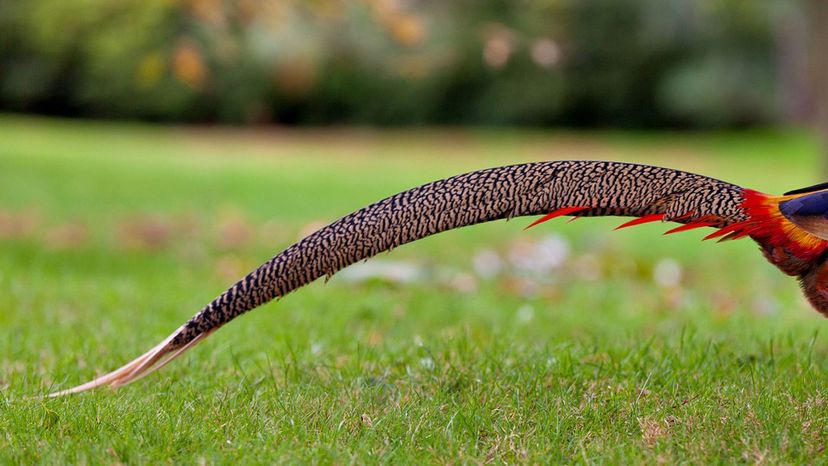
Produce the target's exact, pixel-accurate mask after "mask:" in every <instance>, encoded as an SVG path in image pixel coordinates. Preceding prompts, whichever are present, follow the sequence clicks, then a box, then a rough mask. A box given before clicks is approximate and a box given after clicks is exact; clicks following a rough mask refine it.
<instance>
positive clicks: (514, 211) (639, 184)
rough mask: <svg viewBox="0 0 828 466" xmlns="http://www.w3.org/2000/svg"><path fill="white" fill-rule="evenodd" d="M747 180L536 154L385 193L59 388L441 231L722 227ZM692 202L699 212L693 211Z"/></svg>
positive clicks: (180, 343) (173, 351) (153, 355)
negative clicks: (590, 220) (586, 220)
mask: <svg viewBox="0 0 828 466" xmlns="http://www.w3.org/2000/svg"><path fill="white" fill-rule="evenodd" d="M742 202H743V189H742V188H739V187H738V186H735V185H732V184H729V183H725V182H722V181H718V180H715V179H712V178H708V177H705V176H700V175H695V174H692V173H687V172H682V171H677V170H671V169H667V168H658V167H650V166H646V165H635V164H626V163H619V162H595V161H558V162H536V163H527V164H520V165H511V166H506V167H498V168H491V169H487V170H480V171H476V172H471V173H467V174H464V175H458V176H455V177H452V178H447V179H444V180H439V181H435V182H433V183H429V184H425V185H422V186H419V187H416V188H413V189H410V190H408V191H404V192H402V193H400V194H397V195H395V196H391V197H389V198H386V199H384V200H381V201H379V202H377V203H375V204H372V205H370V206H368V207H365V208H363V209H360V210H358V211H356V212H354V213H352V214H350V215H347V216H345V217H343V218H341V219H339V220H337V221H336V222H333V223H331V224H330V225H328V226H326V227H324V228H322V229H321V230H319V231H317V232H316V233H313V234H311V235H310V236H308V237H306V238H304V239H303V240H301V241H299V242H298V243H296V244H294V245H293V246H290V247H289V248H287V249H286V250H285V251H283V252H281V253H280V254H278V255H276V256H275V257H273V258H272V259H270V260H269V261H267V262H266V263H265V264H263V265H262V266H261V267H259V268H258V269H256V270H255V271H253V272H251V273H250V274H248V275H247V276H246V277H244V278H243V279H241V280H240V281H239V282H238V283H236V284H235V285H233V286H232V287H230V288H229V289H228V290H227V291H225V292H224V293H222V294H221V296H219V297H218V298H216V299H215V300H213V302H211V303H210V304H209V305H208V306H206V307H205V308H204V309H203V310H201V312H199V313H198V314H196V315H195V316H194V317H193V318H192V319H190V320H189V321H188V322H187V323H186V324H184V325H183V326H181V327H180V328H179V329H178V330H177V331H176V332H174V333H173V334H172V335H170V336H169V337H168V338H167V339H166V340H164V341H162V342H161V343H159V344H158V345H156V346H155V347H153V348H152V349H151V350H149V351H148V352H146V353H145V354H143V355H142V356H140V357H138V358H137V359H135V360H134V361H132V362H130V363H129V364H127V365H125V366H123V367H121V368H120V369H118V370H116V371H113V372H110V373H108V374H106V375H103V376H101V377H98V378H96V379H94V380H92V381H91V382H88V383H85V384H83V385H79V386H77V387H74V388H70V389H68V390H62V391H59V392H56V393H53V394H52V395H51V396H61V395H67V394H71V393H78V392H83V391H86V390H90V389H93V388H96V387H100V386H104V385H108V386H113V387H118V386H121V385H125V384H128V383H130V382H134V381H136V380H138V379H140V378H142V377H145V376H147V375H148V374H150V373H152V372H153V371H155V370H158V369H159V368H161V367H163V366H164V365H166V364H168V363H169V362H170V361H172V360H173V359H175V358H176V357H178V356H180V355H181V354H183V353H184V352H185V351H187V350H188V349H190V348H192V347H193V346H194V345H196V344H197V343H198V342H200V341H202V340H204V339H205V338H207V336H209V335H210V334H211V333H213V332H214V331H215V330H217V329H218V328H219V327H221V326H222V325H224V324H226V323H227V322H229V321H231V320H232V319H234V318H236V317H238V316H239V315H241V314H243V313H245V312H247V311H249V310H251V309H254V308H256V307H258V306H260V305H262V304H264V303H266V302H268V301H270V300H272V299H274V298H276V297H279V296H284V295H286V294H287V293H290V292H291V291H293V290H296V289H298V288H300V287H302V286H304V285H306V284H308V283H311V282H313V281H314V280H316V279H318V278H320V277H323V276H328V277H329V276H331V275H333V274H334V273H336V272H337V271H339V270H341V269H343V268H344V267H347V266H348V265H350V264H353V263H355V262H358V261H361V260H363V259H367V258H369V257H372V256H374V255H376V254H378V253H380V252H383V251H388V250H391V249H393V248H395V247H397V246H400V245H402V244H406V243H410V242H412V241H416V240H418V239H420V238H424V237H426V236H430V235H433V234H436V233H440V232H442V231H446V230H451V229H454V228H460V227H463V226H467V225H474V224H478V223H483V222H488V221H492V220H498V219H509V218H513V217H519V216H527V215H541V214H547V213H550V212H551V214H548V215H547V216H546V217H543V218H541V219H539V220H538V221H537V222H535V223H534V224H533V225H535V224H537V223H540V222H543V221H545V220H548V219H549V218H553V217H555V216H558V215H577V216H587V217H588V216H606V215H613V216H631V217H642V218H643V220H641V221H633V222H630V223H628V224H625V225H623V226H632V225H633V224H637V223H643V222H644V221H653V220H656V219H658V220H664V221H675V222H679V223H690V224H693V223H694V222H695V224H694V226H702V224H701V223H700V222H699V221H700V220H702V221H703V222H705V223H704V226H717V227H723V226H726V225H729V224H733V223H736V222H743V221H745V220H746V219H747V218H746V216H745V213H744V211H743V209H742V208H741V204H742ZM688 212H693V215H687V213H688Z"/></svg>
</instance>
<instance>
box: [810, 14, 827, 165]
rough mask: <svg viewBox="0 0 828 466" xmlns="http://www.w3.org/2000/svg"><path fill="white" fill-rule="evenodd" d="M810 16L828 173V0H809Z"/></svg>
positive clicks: (818, 120)
mask: <svg viewBox="0 0 828 466" xmlns="http://www.w3.org/2000/svg"><path fill="white" fill-rule="evenodd" d="M808 16H809V17H810V22H811V27H810V41H811V47H810V55H811V67H812V68H811V69H812V72H811V76H812V77H813V79H812V81H811V83H812V84H811V85H812V89H813V95H814V98H815V102H816V115H815V116H816V118H815V124H816V128H817V131H818V132H819V135H820V137H821V139H822V161H823V162H822V172H823V174H828V0H809V2H808Z"/></svg>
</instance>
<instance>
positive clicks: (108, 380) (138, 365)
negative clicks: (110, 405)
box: [46, 329, 212, 398]
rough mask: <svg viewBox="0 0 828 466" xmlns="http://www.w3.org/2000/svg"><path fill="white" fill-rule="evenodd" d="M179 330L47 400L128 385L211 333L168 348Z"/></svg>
mask: <svg viewBox="0 0 828 466" xmlns="http://www.w3.org/2000/svg"><path fill="white" fill-rule="evenodd" d="M180 330H181V329H178V330H176V331H175V332H173V334H172V335H170V336H169V337H167V338H166V339H165V340H164V341H162V342H161V343H159V344H157V345H155V346H154V347H152V349H150V350H149V351H147V352H146V353H144V354H142V355H141V356H138V357H137V358H135V359H134V360H132V361H130V362H129V363H127V364H125V365H124V366H122V367H120V368H118V369H116V370H114V371H112V372H109V373H108V374H104V375H102V376H100V377H98V378H96V379H94V380H91V381H89V382H87V383H84V384H81V385H78V386H76V387H72V388H68V389H66V390H60V391H57V392H54V393H50V394H48V395H46V396H47V397H48V398H57V397H60V396H65V395H71V394H74V393H81V392H85V391H87V390H92V389H93V388H97V387H102V386H105V385H108V386H110V387H113V388H117V387H121V386H123V385H127V384H130V383H132V382H135V381H136V380H139V379H142V378H144V377H146V376H148V375H149V374H151V373H153V372H155V371H156V370H158V369H160V368H162V367H164V366H165V365H167V364H168V363H169V362H170V361H172V360H173V359H175V358H177V357H178V356H180V355H181V354H182V353H184V352H185V351H187V350H188V349H190V348H192V347H193V346H195V344H196V343H198V342H199V341H201V340H203V339H204V338H206V337H207V336H208V335H209V334H210V333H212V332H205V333H202V334H201V335H199V336H197V337H196V338H194V339H193V340H192V341H190V342H189V343H187V344H186V345H184V346H182V347H181V348H170V347H169V344H170V342H171V341H172V340H173V338H175V337H176V335H178V333H179V331H180Z"/></svg>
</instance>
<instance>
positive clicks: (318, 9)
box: [0, 0, 785, 126]
mask: <svg viewBox="0 0 828 466" xmlns="http://www.w3.org/2000/svg"><path fill="white" fill-rule="evenodd" d="M783 14H785V13H784V11H783V9H780V8H775V9H774V8H773V7H772V5H771V4H769V3H768V2H744V1H741V0H706V1H701V2H688V1H686V0H666V1H665V0H620V1H619V0H589V1H580V0H579V1H574V0H522V1H502V0H484V1H471V0H465V1H455V2H440V1H422V2H401V1H395V0H372V1H366V2H348V1H341V0H319V1H314V2H298V1H284V2H256V1H242V2H236V1H233V2H230V1H223V0H149V1H136V0H128V1H113V0H68V1H67V0H9V1H6V2H3V4H2V6H0V26H2V28H3V31H4V34H3V37H2V38H0V105H2V107H3V108H6V109H13V110H23V111H43V112H49V113H64V114H70V115H85V116H96V117H122V118H145V119H162V120H179V121H220V122H236V123H244V122H267V121H274V122H278V123H288V124H330V123H367V124H391V125H402V124H418V123H473V124H481V123H482V124H510V125H515V124H523V125H548V124H566V125H579V126H584V125H586V126H594V125H622V126H661V125H692V126H727V125H734V124H751V123H765V122H769V121H773V120H774V118H776V116H777V113H778V112H777V109H776V106H777V102H776V100H777V99H776V97H775V91H776V84H775V76H774V74H775V73H774V67H775V63H774V54H773V51H774V47H773V29H772V27H773V22H774V21H775V20H777V18H778V17H779V16H780V15H783Z"/></svg>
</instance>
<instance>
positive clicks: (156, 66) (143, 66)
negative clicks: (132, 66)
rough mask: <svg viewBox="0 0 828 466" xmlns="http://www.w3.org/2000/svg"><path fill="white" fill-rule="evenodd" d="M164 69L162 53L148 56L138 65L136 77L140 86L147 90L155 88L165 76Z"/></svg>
mask: <svg viewBox="0 0 828 466" xmlns="http://www.w3.org/2000/svg"><path fill="white" fill-rule="evenodd" d="M164 68H165V66H164V60H162V59H161V54H160V53H158V52H153V53H150V54H147V55H146V56H145V57H144V58H143V59H142V60H141V63H140V64H139V65H138V71H137V73H136V76H135V78H136V82H137V83H138V86H139V87H142V88H145V89H146V88H151V87H155V85H156V84H158V81H159V80H160V79H161V77H162V76H163V75H164Z"/></svg>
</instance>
